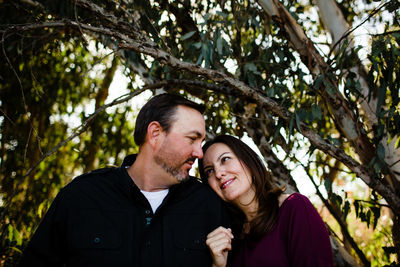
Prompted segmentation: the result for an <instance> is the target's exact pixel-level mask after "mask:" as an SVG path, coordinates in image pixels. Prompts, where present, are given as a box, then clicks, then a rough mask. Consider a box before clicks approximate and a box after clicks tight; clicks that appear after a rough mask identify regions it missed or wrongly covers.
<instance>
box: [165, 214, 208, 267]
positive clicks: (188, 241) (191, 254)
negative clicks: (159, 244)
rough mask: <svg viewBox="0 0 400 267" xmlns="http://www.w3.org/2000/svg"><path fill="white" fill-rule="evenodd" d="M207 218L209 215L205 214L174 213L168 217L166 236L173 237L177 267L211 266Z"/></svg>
mask: <svg viewBox="0 0 400 267" xmlns="http://www.w3.org/2000/svg"><path fill="white" fill-rule="evenodd" d="M207 216H209V214H208V213H205V212H204V213H203V212H200V213H193V212H191V213H173V214H169V215H168V216H167V220H166V224H165V227H166V228H167V229H168V231H166V233H165V234H166V235H171V236H170V238H171V239H172V242H173V247H174V248H173V250H174V251H171V252H172V253H171V254H172V255H175V257H174V261H175V262H177V263H178V265H177V266H211V256H210V253H209V250H208V248H207V245H206V238H207V235H208V233H209V232H210V229H208V228H209V226H208V223H207ZM171 239H170V240H171ZM165 240H168V238H166V239H165ZM165 245H168V244H165ZM169 246H171V244H169ZM167 257H168V256H167Z"/></svg>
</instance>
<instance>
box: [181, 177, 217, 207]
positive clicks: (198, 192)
mask: <svg viewBox="0 0 400 267" xmlns="http://www.w3.org/2000/svg"><path fill="white" fill-rule="evenodd" d="M180 190H181V191H184V192H185V195H186V197H188V198H193V199H203V200H205V201H207V202H213V203H215V202H220V201H221V199H220V198H219V197H218V195H217V194H216V193H215V192H214V191H213V190H212V189H211V188H210V187H209V186H208V185H205V184H203V183H202V182H201V181H200V180H199V179H198V178H196V177H192V176H191V177H190V178H189V180H187V181H186V182H184V183H182V187H181V189H180Z"/></svg>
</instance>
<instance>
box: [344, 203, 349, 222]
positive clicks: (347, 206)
mask: <svg viewBox="0 0 400 267" xmlns="http://www.w3.org/2000/svg"><path fill="white" fill-rule="evenodd" d="M349 211H350V202H349V201H348V200H346V201H345V202H344V206H343V216H344V220H346V218H347V215H348V214H349Z"/></svg>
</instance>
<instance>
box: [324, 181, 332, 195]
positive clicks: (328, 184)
mask: <svg viewBox="0 0 400 267" xmlns="http://www.w3.org/2000/svg"><path fill="white" fill-rule="evenodd" d="M324 186H325V189H326V191H327V192H330V191H332V182H331V180H329V179H325V180H324Z"/></svg>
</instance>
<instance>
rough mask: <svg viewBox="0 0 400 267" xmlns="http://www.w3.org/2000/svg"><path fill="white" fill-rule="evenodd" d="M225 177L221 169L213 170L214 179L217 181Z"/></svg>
mask: <svg viewBox="0 0 400 267" xmlns="http://www.w3.org/2000/svg"><path fill="white" fill-rule="evenodd" d="M224 176H225V170H224V169H223V168H218V169H216V170H215V177H216V178H217V179H222V178H223V177H224Z"/></svg>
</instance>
